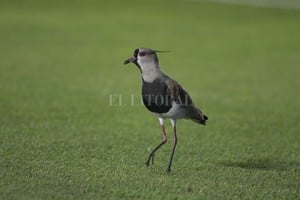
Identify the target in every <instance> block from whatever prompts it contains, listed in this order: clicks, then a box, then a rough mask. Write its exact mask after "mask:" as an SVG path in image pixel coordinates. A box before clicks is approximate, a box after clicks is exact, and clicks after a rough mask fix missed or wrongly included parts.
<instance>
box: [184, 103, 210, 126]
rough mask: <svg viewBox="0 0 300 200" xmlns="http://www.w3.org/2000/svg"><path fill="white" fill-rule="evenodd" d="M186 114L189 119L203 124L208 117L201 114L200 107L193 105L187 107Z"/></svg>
mask: <svg viewBox="0 0 300 200" xmlns="http://www.w3.org/2000/svg"><path fill="white" fill-rule="evenodd" d="M188 115H189V117H190V119H191V120H193V121H194V122H196V123H198V124H202V125H205V124H206V121H207V120H208V117H207V116H206V115H205V114H203V113H202V112H201V110H200V109H198V108H196V107H194V106H193V107H191V108H190V109H189V112H188Z"/></svg>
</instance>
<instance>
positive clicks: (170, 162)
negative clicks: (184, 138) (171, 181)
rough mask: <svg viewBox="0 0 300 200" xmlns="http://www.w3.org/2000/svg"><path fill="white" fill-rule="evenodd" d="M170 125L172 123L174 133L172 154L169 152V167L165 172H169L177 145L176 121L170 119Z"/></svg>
mask: <svg viewBox="0 0 300 200" xmlns="http://www.w3.org/2000/svg"><path fill="white" fill-rule="evenodd" d="M171 123H172V126H173V131H174V141H173V149H172V152H171V155H170V160H169V165H168V169H167V172H170V171H171V165H172V161H173V156H174V153H175V149H176V145H177V134H176V120H174V119H171Z"/></svg>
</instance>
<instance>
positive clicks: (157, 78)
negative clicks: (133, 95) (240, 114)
mask: <svg viewBox="0 0 300 200" xmlns="http://www.w3.org/2000/svg"><path fill="white" fill-rule="evenodd" d="M160 52H165V51H158V50H152V49H150V48H137V49H135V50H134V53H133V56H131V57H130V58H128V59H126V60H125V61H124V65H126V64H129V63H133V64H135V65H136V66H137V68H138V69H139V70H140V72H141V78H142V101H143V103H144V105H145V107H146V108H147V109H148V110H149V111H150V112H151V113H153V114H154V115H155V116H156V117H157V118H158V120H159V124H160V127H161V131H162V140H161V142H160V143H159V144H158V145H157V146H156V147H155V148H154V149H153V150H152V151H151V153H150V154H149V156H148V159H147V161H146V165H147V166H150V163H152V164H154V155H155V153H156V152H157V150H158V149H159V148H160V147H162V146H163V145H164V144H165V143H166V142H167V134H166V130H165V126H164V120H165V119H169V120H170V121H171V124H172V129H173V133H174V139H173V147H172V151H171V154H170V157H169V162H168V167H167V172H171V166H172V161H173V157H174V153H175V149H176V146H177V132H176V123H177V120H179V119H190V120H192V121H194V122H196V123H198V124H200V125H205V124H206V121H207V120H208V117H207V116H206V115H205V114H203V113H202V112H201V110H200V109H199V108H198V107H196V106H195V104H194V103H193V101H192V99H191V97H190V95H189V94H188V93H187V91H186V90H185V89H184V88H183V87H182V86H181V85H180V84H179V83H178V82H177V81H175V80H174V79H172V78H170V77H169V76H168V75H166V74H165V73H164V72H162V71H161V69H160V65H159V60H158V56H157V53H160Z"/></svg>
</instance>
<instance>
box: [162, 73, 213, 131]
mask: <svg viewBox="0 0 300 200" xmlns="http://www.w3.org/2000/svg"><path fill="white" fill-rule="evenodd" d="M165 83H166V84H167V87H168V89H167V93H168V94H169V96H170V97H171V100H174V101H175V102H176V103H177V104H180V105H182V107H183V108H184V109H185V115H186V118H188V119H192V120H193V121H195V122H197V123H199V124H204V125H205V122H206V120H207V119H208V117H207V116H206V115H204V114H203V113H202V112H201V111H200V109H199V108H197V107H196V106H195V105H194V103H193V101H192V99H191V97H190V95H189V94H188V93H187V92H186V91H185V90H184V89H183V87H182V86H181V85H179V84H178V83H177V82H176V81H174V80H172V79H167V80H166V81H165Z"/></svg>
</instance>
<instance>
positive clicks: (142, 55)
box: [124, 48, 158, 69]
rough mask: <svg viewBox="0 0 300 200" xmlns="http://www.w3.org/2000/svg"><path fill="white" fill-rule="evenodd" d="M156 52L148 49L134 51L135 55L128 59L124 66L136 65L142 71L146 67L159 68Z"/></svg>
mask: <svg viewBox="0 0 300 200" xmlns="http://www.w3.org/2000/svg"><path fill="white" fill-rule="evenodd" d="M156 52H158V51H155V50H152V49H148V48H139V49H135V50H134V54H133V56H132V57H130V58H128V59H127V60H125V61H124V64H125V65H126V64H128V63H134V64H136V65H137V66H138V67H139V68H140V69H141V68H143V66H144V65H148V64H154V65H157V66H158V58H157V55H156Z"/></svg>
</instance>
